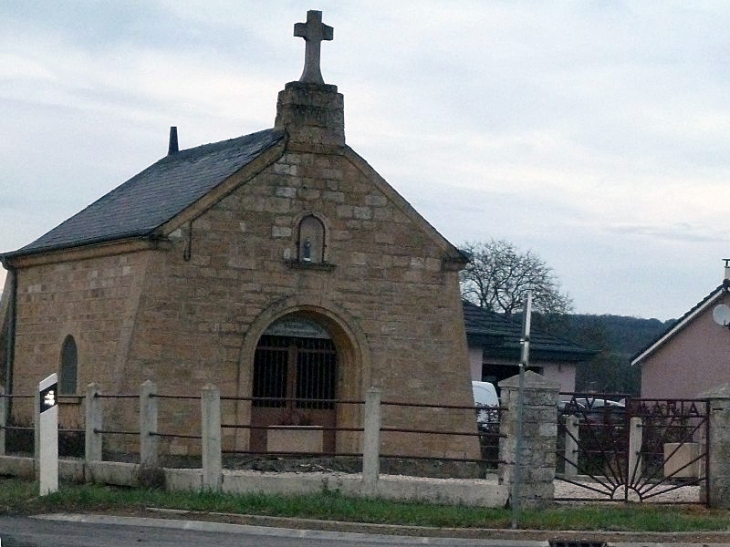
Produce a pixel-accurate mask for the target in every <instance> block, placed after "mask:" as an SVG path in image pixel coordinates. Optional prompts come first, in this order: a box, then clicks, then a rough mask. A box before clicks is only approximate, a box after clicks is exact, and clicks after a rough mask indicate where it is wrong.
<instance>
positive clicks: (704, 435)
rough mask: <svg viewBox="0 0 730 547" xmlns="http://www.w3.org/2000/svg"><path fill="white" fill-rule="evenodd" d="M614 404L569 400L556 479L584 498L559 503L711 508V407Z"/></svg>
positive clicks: (689, 402) (681, 402)
mask: <svg viewBox="0 0 730 547" xmlns="http://www.w3.org/2000/svg"><path fill="white" fill-rule="evenodd" d="M617 399H620V396H619V397H617V396H616V395H609V394H587V393H583V394H579V393H573V394H564V396H563V399H562V400H561V402H560V403H559V405H558V412H559V418H558V424H559V425H558V439H559V441H558V445H559V446H558V452H557V461H558V470H559V473H558V479H559V480H562V481H565V482H568V483H570V484H573V485H575V486H578V487H580V489H581V491H583V492H584V493H585V495H583V496H577V497H571V498H567V497H566V498H556V500H558V501H588V500H590V501H621V502H630V501H636V502H643V501H647V500H651V501H654V502H660V503H705V504H709V501H710V500H709V499H702V497H703V496H702V492H701V491H704V492H709V489H708V488H707V487H708V483H707V481H708V476H707V468H708V463H709V462H708V458H709V456H708V454H709V453H708V450H707V439H709V401H707V400H705V399H632V398H626V399H620V400H617ZM702 486H704V488H701V487H702ZM679 490H682V494H683V495H682V496H681V497H677V496H676V495H669V493H671V492H674V493H675V494H677V492H676V491H679ZM705 497H706V496H705Z"/></svg>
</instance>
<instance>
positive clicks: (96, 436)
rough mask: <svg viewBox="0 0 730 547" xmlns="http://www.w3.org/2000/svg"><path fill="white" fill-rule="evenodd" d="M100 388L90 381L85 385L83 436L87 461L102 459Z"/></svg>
mask: <svg viewBox="0 0 730 547" xmlns="http://www.w3.org/2000/svg"><path fill="white" fill-rule="evenodd" d="M99 395H101V390H100V389H99V385H98V384H95V383H91V384H89V385H88V386H87V387H86V399H85V403H86V427H85V429H86V432H85V438H84V448H85V457H86V461H87V462H100V461H101V460H102V444H101V433H100V431H101V430H102V428H103V420H104V418H103V414H102V410H101V399H99V397H98V396H99Z"/></svg>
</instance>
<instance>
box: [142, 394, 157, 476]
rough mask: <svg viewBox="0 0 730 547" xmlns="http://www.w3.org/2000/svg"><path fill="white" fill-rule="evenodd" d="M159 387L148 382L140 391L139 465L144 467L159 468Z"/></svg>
mask: <svg viewBox="0 0 730 547" xmlns="http://www.w3.org/2000/svg"><path fill="white" fill-rule="evenodd" d="M155 395H157V385H155V383H154V382H152V381H150V380H147V381H146V382H144V383H143V384H142V385H141V387H140V391H139V437H140V439H139V463H140V464H141V465H142V467H152V468H154V467H157V466H158V458H159V454H158V444H159V442H158V438H157V435H156V433H157V398H156V397H155Z"/></svg>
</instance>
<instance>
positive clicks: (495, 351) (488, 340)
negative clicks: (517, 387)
mask: <svg viewBox="0 0 730 547" xmlns="http://www.w3.org/2000/svg"><path fill="white" fill-rule="evenodd" d="M462 304H463V309H464V324H465V327H466V336H467V339H469V340H470V341H473V342H475V343H478V344H480V345H482V346H483V348H484V352H485V354H486V355H490V356H493V357H507V358H515V357H516V358H518V359H519V355H520V351H521V346H520V339H521V338H522V324H521V323H520V322H519V321H510V320H508V319H506V318H504V317H503V316H501V315H499V314H497V313H494V312H490V311H488V310H485V309H484V308H480V307H479V306H476V305H474V304H472V303H471V302H468V301H466V300H464V301H463V302H462ZM596 353H598V352H597V351H595V350H592V349H586V348H584V347H582V346H580V345H578V344H576V343H575V342H571V341H570V340H565V339H563V338H560V337H558V336H553V335H552V334H548V333H546V332H544V331H540V330H538V329H535V328H532V329H530V356H531V358H532V359H539V360H541V361H562V362H565V361H571V362H580V361H587V360H588V359H590V358H591V357H593V356H594V355H595V354H596Z"/></svg>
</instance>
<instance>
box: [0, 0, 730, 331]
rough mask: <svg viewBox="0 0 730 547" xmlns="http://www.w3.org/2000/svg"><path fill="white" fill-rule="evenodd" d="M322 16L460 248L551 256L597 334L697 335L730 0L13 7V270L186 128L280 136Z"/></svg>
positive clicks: (182, 0)
mask: <svg viewBox="0 0 730 547" xmlns="http://www.w3.org/2000/svg"><path fill="white" fill-rule="evenodd" d="M307 9H319V10H322V11H323V13H324V16H323V18H324V22H325V23H327V24H329V25H332V26H333V27H334V29H335V32H334V38H335V39H334V41H333V42H326V43H324V44H323V45H322V73H323V76H324V79H325V81H326V82H327V83H331V84H335V85H337V86H338V87H339V91H340V92H342V93H343V94H344V96H345V120H346V122H345V123H346V132H347V142H348V144H349V145H350V146H352V147H353V148H354V149H355V150H356V151H357V152H358V153H360V154H361V155H362V156H364V157H365V158H366V159H367V160H368V162H369V163H370V164H371V165H372V166H373V167H374V168H375V169H376V170H378V171H379V172H380V174H381V175H383V176H384V177H385V178H386V179H387V180H388V181H389V182H390V183H391V184H392V185H393V186H394V187H395V188H396V190H398V191H399V192H400V193H401V194H402V195H403V196H404V197H405V198H406V199H408V200H409V201H410V202H411V203H412V204H413V205H414V206H415V207H416V209H418V210H419V211H420V212H421V213H422V214H423V215H424V216H425V217H426V218H427V219H428V220H429V221H430V222H431V223H432V224H433V225H434V226H435V227H436V228H437V229H438V230H439V231H440V232H441V233H442V234H443V235H445V236H446V237H447V238H448V239H449V240H451V241H452V242H453V243H455V244H457V245H458V244H461V243H463V242H466V241H478V240H487V239H490V238H497V239H506V240H509V241H511V242H513V243H514V244H515V245H517V246H518V247H519V248H521V249H522V250H528V249H529V250H532V251H533V252H535V253H536V254H538V255H539V256H540V257H542V258H543V259H544V260H545V261H546V262H547V263H548V264H549V265H550V266H551V267H552V268H553V269H554V271H555V273H556V275H557V276H558V278H559V279H560V281H561V286H562V289H563V290H564V291H565V292H567V293H568V294H569V295H570V296H571V297H572V298H573V301H574V304H575V310H576V311H577V312H580V313H596V314H603V313H613V314H621V315H634V316H637V317H657V318H660V319H669V318H673V317H678V316H680V315H681V314H683V313H684V312H685V311H687V310H688V309H689V308H690V307H691V306H692V305H694V304H695V303H696V302H697V301H698V300H700V299H701V298H702V297H703V296H705V295H706V294H707V293H708V292H710V290H712V289H714V288H715V287H716V286H717V285H718V284H719V283H720V281H721V280H722V275H723V271H722V267H723V263H722V260H721V259H723V258H726V257H730V245H728V244H729V243H730V223H729V224H728V225H726V224H725V222H726V221H728V220H729V219H728V214H727V209H728V206H730V139H729V138H728V137H729V136H730V33H728V28H730V2H727V1H726V0H717V1H712V0H707V1H703V0H693V1H692V2H687V1H685V0H677V1H672V0H654V1H652V0H635V1H634V0H625V1H622V0H575V1H569V0H565V1H558V0H555V1H542V2H536V1H534V0H524V1H523V0H474V1H469V0H460V1H458V2H457V1H455V0H398V2H393V1H392V0H390V1H384V0H383V1H380V0H368V1H364V0H362V1H360V0H348V1H343V0H319V1H318V2H302V1H283V0H282V1H279V0H276V1H274V0H260V1H258V0H256V1H254V0H144V1H142V0H126V1H122V0H119V1H111V0H109V1H107V0H4V1H2V2H0V143H2V144H1V145H0V251H10V250H15V249H17V248H19V247H21V246H23V245H25V244H27V243H29V242H30V241H32V240H34V239H35V238H37V237H39V236H40V235H42V234H43V233H45V232H46V231H48V230H49V229H51V228H53V227H54V226H56V225H57V224H59V223H60V222H62V221H63V220H65V219H66V218H68V217H69V216H71V215H73V214H74V213H76V212H78V211H79V210H81V209H82V208H84V207H85V206H86V205H88V204H89V203H91V202H92V201H94V200H95V199H97V198H99V197H100V196H102V195H103V194H105V193H106V192H108V191H109V190H111V189H112V188H114V187H115V186H117V185H119V184H121V183H122V182H124V181H125V180H127V179H128V178H130V177H131V176H133V175H134V174H136V173H137V172H139V171H141V170H142V169H144V168H145V167H146V166H148V165H149V164H151V163H153V162H154V161H156V160H157V159H159V158H160V157H162V156H164V155H165V154H166V152H167V137H168V131H169V127H170V126H172V125H176V126H178V131H179V136H180V146H181V148H189V147H193V146H197V145H199V144H204V143H208V142H215V141H219V140H223V139H227V138H231V137H235V136H239V135H244V134H247V133H250V132H253V131H257V130H259V129H264V128H267V127H271V126H273V121H274V116H275V106H276V94H277V92H278V91H279V90H280V89H282V88H283V86H284V84H285V83H286V82H288V81H292V80H297V79H298V78H299V76H300V74H301V71H302V66H303V57H304V43H303V41H302V39H300V38H295V37H293V35H292V30H293V25H294V23H296V22H299V21H304V20H305V19H306V11H307ZM0 277H2V274H0Z"/></svg>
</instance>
